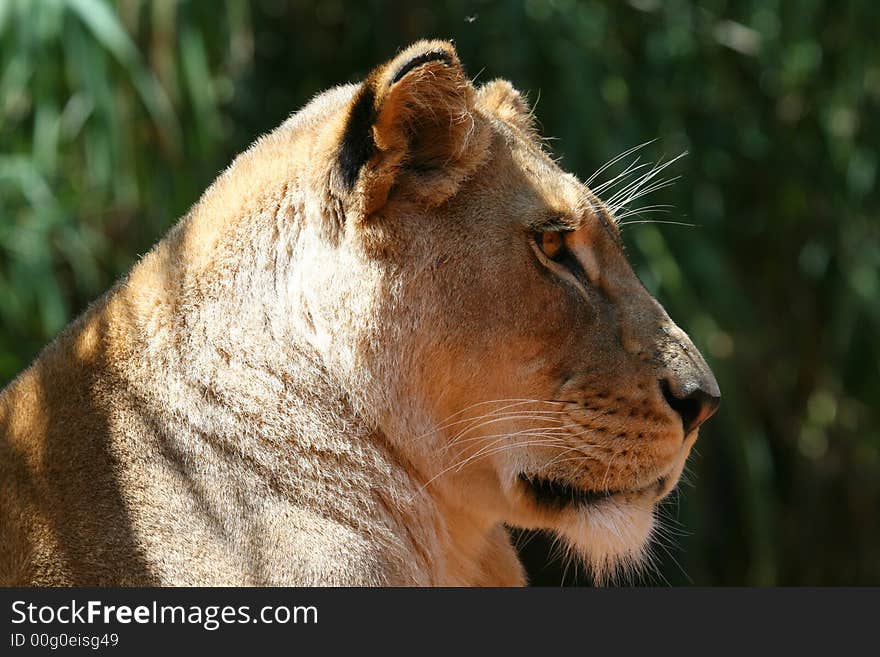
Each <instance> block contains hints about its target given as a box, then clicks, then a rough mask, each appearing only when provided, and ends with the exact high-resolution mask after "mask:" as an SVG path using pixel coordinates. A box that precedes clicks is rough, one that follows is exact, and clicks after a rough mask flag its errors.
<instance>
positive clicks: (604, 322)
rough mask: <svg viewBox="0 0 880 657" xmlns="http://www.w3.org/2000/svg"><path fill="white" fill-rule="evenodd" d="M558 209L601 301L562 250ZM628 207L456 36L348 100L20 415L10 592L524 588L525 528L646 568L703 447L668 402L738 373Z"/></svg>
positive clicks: (286, 148)
mask: <svg viewBox="0 0 880 657" xmlns="http://www.w3.org/2000/svg"><path fill="white" fill-rule="evenodd" d="M438 52H440V53H441V55H442V54H443V53H445V55H443V57H441V58H439V59H438V58H436V57H435V58H434V59H431V58H430V56H426V57H424V58H423V59H425V61H424V63H422V64H420V65H418V66H414V67H413V68H412V70H410V71H408V72H407V73H406V74H405V75H403V76H402V77H401V78H400V79H399V80H397V81H394V76H395V74H396V73H397V72H398V71H401V70H402V67H403V66H404V65H406V64H407V62H411V61H413V59H414V58H416V57H418V56H419V55H420V54H423V53H428V54H429V55H430V53H438ZM419 61H421V60H419ZM367 92H369V93H371V94H372V96H371V98H372V114H371V116H372V119H371V124H370V125H368V126H367V129H368V130H370V131H371V132H370V135H369V143H370V144H371V149H370V151H369V157H368V159H367V160H366V161H365V162H364V163H363V166H362V167H360V169H359V170H358V174H357V177H356V180H355V181H354V183H353V184H351V185H349V184H348V182H347V181H346V176H345V170H344V169H341V168H340V164H339V158H340V143H341V140H342V135H344V134H345V131H346V130H347V129H348V128H349V127H351V126H352V122H353V121H355V118H354V113H353V110H352V108H353V107H355V106H356V104H357V102H358V98H361V97H363V94H365V93H367ZM548 213H549V214H553V213H556V214H560V215H565V216H567V217H571V218H574V220H575V221H578V222H580V223H579V227H578V230H576V231H575V232H574V233H571V234H570V235H569V236H568V237H567V240H569V243H570V248H571V250H572V253H573V254H575V256H576V258H577V259H578V260H579V262H580V263H581V265H582V267H583V271H584V272H585V275H586V276H587V277H588V279H589V280H581V279H580V278H578V277H576V276H572V274H571V273H570V272H566V271H555V270H554V263H545V262H542V261H541V256H540V253H537V252H535V249H534V248H533V245H531V243H530V240H531V237H530V230H529V228H528V223H529V222H531V221H533V220H536V219H540V218H541V217H544V216H546V215H548ZM602 213H603V208H602V205H601V203H600V202H599V200H598V199H596V198H595V197H594V196H593V195H592V194H590V192H589V190H587V189H586V188H585V187H584V186H583V185H582V184H581V183H580V182H579V181H578V180H577V179H575V178H574V177H573V176H571V175H569V174H566V173H564V172H562V171H561V170H559V168H558V167H557V166H556V165H555V164H554V163H553V162H552V160H551V159H550V158H548V157H547V155H546V154H544V152H543V151H542V150H541V148H540V146H539V145H538V144H537V141H536V136H535V132H534V124H533V122H532V120H531V117H530V115H529V112H528V108H527V106H526V104H525V102H524V101H523V99H522V98H521V97H520V96H519V94H518V93H517V92H516V91H515V90H514V89H513V88H512V87H511V86H510V84H509V83H507V82H505V81H496V82H492V83H489V84H487V85H484V86H483V87H481V88H480V89H475V88H474V87H473V86H472V84H471V83H470V81H469V80H468V78H467V76H465V75H464V73H463V71H462V69H461V66H460V64H459V63H458V59H457V56H456V54H455V51H454V50H453V49H452V47H451V46H450V45H449V44H448V43H445V42H420V43H418V44H415V45H413V46H411V47H410V48H409V49H407V50H405V51H403V52H401V53H400V54H399V55H398V56H397V57H396V58H394V59H393V60H392V61H390V62H388V63H387V64H385V65H384V66H381V67H379V68H378V69H376V71H374V72H373V73H372V74H371V75H370V77H369V78H368V79H367V81H366V82H364V83H363V84H361V85H349V86H343V87H339V88H336V89H333V90H330V91H328V92H326V93H324V94H322V95H320V96H318V97H317V98H315V99H314V100H313V101H312V102H311V103H310V104H309V105H307V106H306V107H305V108H304V109H302V110H301V111H300V112H299V113H298V114H296V115H295V116H293V117H292V118H291V119H290V120H288V121H287V122H286V123H284V124H283V125H282V126H280V127H279V128H278V129H277V130H275V131H274V132H272V133H271V134H269V135H267V136H264V137H262V138H261V139H259V140H258V141H257V142H256V143H255V144H254V145H253V146H252V147H251V148H250V149H249V150H248V151H247V152H245V153H243V154H242V155H241V156H240V157H238V158H237V159H236V160H235V162H234V163H233V164H232V165H231V166H230V167H229V169H228V170H227V171H225V172H224V173H223V174H222V175H221V176H220V177H219V178H218V179H217V181H216V182H215V183H214V184H213V185H212V186H211V187H210V188H209V189H208V190H207V191H206V192H205V194H204V195H203V197H202V198H201V199H200V200H199V202H198V203H197V204H196V205H195V206H194V207H193V208H192V210H191V211H190V212H189V213H188V214H187V215H186V216H185V217H184V218H183V219H182V220H181V221H180V222H179V223H178V224H177V226H176V227H175V228H174V229H172V230H171V231H170V232H169V234H168V235H167V236H166V237H165V238H164V239H163V240H162V241H161V242H160V243H159V244H157V245H156V247H155V248H154V249H153V250H152V251H151V252H150V253H149V254H147V255H146V256H145V257H144V258H143V259H142V260H141V261H140V262H139V263H138V264H137V265H136V266H135V267H134V268H133V269H132V270H131V272H130V273H129V274H128V275H127V276H126V277H125V278H123V279H122V280H121V281H120V282H119V283H118V284H117V285H116V286H115V287H114V288H113V289H112V290H110V291H109V292H108V293H107V294H106V295H105V296H104V297H102V298H101V299H99V300H98V301H96V302H95V303H94V304H93V305H92V306H91V307H90V308H89V309H88V310H87V311H86V312H85V313H84V314H83V316H81V317H80V318H79V319H77V320H76V321H75V322H74V323H72V324H71V325H70V326H69V327H68V328H67V329H66V330H64V331H63V332H62V333H61V335H59V336H58V337H57V338H56V339H55V340H54V341H53V342H52V343H51V344H50V345H49V346H48V347H47V348H46V349H45V350H44V351H43V352H42V353H41V354H40V356H39V357H38V359H37V360H36V361H35V362H34V364H33V365H32V366H31V367H30V368H29V369H28V370H26V371H25V372H23V373H22V374H21V375H20V376H19V377H18V378H17V379H16V380H15V381H13V382H12V383H11V384H10V385H9V386H8V387H7V388H6V389H5V390H4V391H3V393H2V395H0V584H7V585H8V584H44V585H68V584H80V585H109V584H117V585H137V584H148V585H149V584H170V585H196V584H201V585H221V584H223V585H275V584H290V585H517V584H522V583H524V581H525V580H524V573H523V569H522V566H521V565H520V563H519V560H518V559H517V556H516V554H515V551H514V550H513V548H512V546H511V544H510V540H509V538H508V535H507V531H506V529H505V526H504V525H505V523H507V524H510V525H518V526H522V527H536V528H545V529H549V530H552V531H555V532H557V533H558V534H559V535H560V536H562V537H564V538H565V540H567V541H568V542H569V543H570V544H571V545H573V546H574V547H575V548H576V549H577V550H578V551H579V552H580V553H581V554H582V556H583V557H584V558H585V559H586V560H587V563H588V564H590V565H591V567H592V568H593V570H594V572H595V573H596V574H597V575H599V576H601V575H602V574H603V573H607V572H609V571H610V569H612V568H613V567H614V565H615V564H617V563H619V562H621V560H624V561H625V560H627V559H638V558H639V556H640V554H641V551H642V550H643V548H644V544H645V542H646V540H647V539H648V536H649V534H650V532H651V528H652V522H653V521H652V517H653V516H652V513H653V507H654V504H655V503H656V501H657V500H659V499H660V498H661V497H662V496H663V495H665V494H666V493H668V491H669V490H670V489H671V488H672V487H673V486H674V484H675V482H676V481H677V479H678V476H679V474H680V472H681V467H682V466H683V463H684V460H685V458H686V457H687V454H688V451H689V450H690V447H691V445H692V444H693V440H694V439H695V435H691V436H688V437H684V436H682V431H681V423H680V421H679V419H678V418H677V417H676V416H675V414H674V413H673V412H672V411H671V409H669V407H668V406H666V405H665V404H664V402H663V399H662V397H661V395H660V393H659V391H658V389H657V386H656V381H657V379H658V378H661V377H666V378H671V379H676V378H677V379H686V378H687V377H693V376H705V372H707V371H708V370H707V368H706V366H705V363H704V362H703V361H702V358H701V357H700V356H699V354H698V352H697V351H696V349H694V347H693V345H692V344H691V343H690V341H689V340H688V338H687V336H685V335H684V333H682V332H681V331H680V330H679V329H678V328H677V327H676V326H675V325H674V324H673V323H672V322H671V320H669V318H668V317H667V316H666V314H665V312H663V310H662V308H661V307H660V306H659V304H657V302H656V301H654V300H653V299H652V298H651V297H650V296H649V295H648V294H647V292H645V290H644V289H643V288H642V287H641V285H640V284H639V283H638V281H637V279H636V278H635V276H634V274H633V273H632V271H631V269H630V267H629V265H628V264H627V263H626V259H625V258H624V256H623V254H622V252H621V249H620V247H619V245H618V243H617V237H616V228H615V227H614V226H613V225H611V224H609V223H608V222H607V218H603V217H602ZM573 457H576V458H573ZM520 473H530V474H535V473H544V474H546V475H548V476H554V477H559V478H562V479H564V480H567V481H571V482H573V483H577V484H579V485H582V486H583V487H584V488H587V489H596V488H607V489H611V490H619V489H624V490H627V491H630V490H631V491H633V492H632V493H631V494H630V493H626V494H623V495H619V496H616V497H615V498H613V499H609V501H608V502H606V503H600V504H598V505H597V506H596V508H595V509H593V510H591V511H589V512H587V511H585V510H577V509H561V510H553V509H546V508H542V507H540V505H538V504H536V502H535V500H533V499H530V498H529V496H528V491H527V490H525V489H524V488H523V486H522V482H521V481H520V480H519V479H518V475H519V474H520ZM656 481H660V482H661V483H660V484H658V486H657V487H656V490H655V489H651V490H648V491H647V492H645V491H643V490H641V489H644V488H645V486H647V485H649V484H651V482H656Z"/></svg>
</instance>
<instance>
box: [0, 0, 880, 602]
mask: <svg viewBox="0 0 880 657" xmlns="http://www.w3.org/2000/svg"><path fill="white" fill-rule="evenodd" d="M878 25H880V4H878V3H874V2H871V1H869V0H865V1H863V2H858V1H855V0H850V1H846V2H830V1H828V2H819V1H816V0H802V1H798V2H793V1H791V2H785V1H782V0H729V1H724V0H714V1H709V2H700V3H691V2H684V1H675V0H672V1H668V2H660V1H659V0H630V2H626V3H625V2H612V1H608V2H600V1H591V2H586V1H583V2H578V1H576V0H556V1H553V2H547V1H540V0H528V1H523V0H511V1H510V2H473V1H472V2H465V1H463V0H462V1H453V2H446V3H437V2H427V1H425V2H406V3H394V2H379V1H372V2H356V3H355V2H350V3H343V2H341V1H337V0H322V1H321V2H304V1H290V2H282V1H281V0H260V1H254V2H244V1H240V0H223V1H220V0H218V1H217V2H186V1H183V0H180V1H174V0H166V1H162V2H155V3H150V2H145V1H143V0H119V1H118V2H116V3H107V2H103V0H40V1H32V0H0V385H3V384H5V383H6V382H8V381H9V380H10V379H11V378H12V377H13V376H15V374H16V373H17V372H19V371H20V370H21V369H22V368H24V367H25V366H26V365H27V364H28V363H29V362H30V361H31V360H32V359H33V358H34V356H35V355H36V354H37V353H38V351H39V349H40V348H41V347H42V346H43V345H44V344H45V343H46V342H47V341H49V340H50V339H51V338H52V337H53V336H54V335H55V334H56V332H57V331H58V330H59V329H60V328H61V327H62V326H64V325H65V324H66V323H67V322H68V321H69V320H70V319H72V318H73V317H74V316H75V315H76V314H78V313H79V312H81V311H82V310H83V309H84V308H85V306H86V305H87V304H88V303H89V302H90V301H91V300H93V299H94V298H96V297H97V296H98V295H100V294H101V293H102V292H103V291H104V290H105V289H106V288H108V287H109V286H110V284H111V283H112V281H114V280H115V279H116V278H117V277H118V276H119V275H120V274H122V273H123V272H125V271H126V270H127V269H128V268H129V267H130V266H131V265H132V264H133V263H134V261H135V260H136V258H137V257H138V256H139V254H142V253H144V252H145V251H146V250H148V249H149V248H150V246H151V245H152V244H153V243H155V242H156V241H157V240H158V239H159V238H160V237H161V236H162V235H163V233H164V232H165V231H166V230H167V229H168V228H169V227H170V226H171V225H172V224H173V223H174V222H175V221H176V219H177V218H178V217H179V216H181V215H182V214H183V213H185V212H186V211H187V209H188V208H189V206H190V205H192V204H193V203H194V202H195V201H196V200H197V199H198V197H199V195H200V194H201V192H202V191H203V190H204V188H205V187H206V186H207V185H208V184H209V183H210V182H211V181H212V180H213V179H214V177H216V175H217V174H218V173H219V172H220V171H221V170H222V169H223V168H224V167H225V166H226V165H227V164H228V163H229V161H230V160H231V159H232V157H234V155H235V154H236V153H238V152H240V151H241V150H243V149H244V148H246V147H247V145H248V144H249V143H250V142H251V141H253V139H254V138H255V137H256V136H258V135H259V134H261V133H263V132H266V131H268V130H270V129H272V128H273V127H275V126H276V125H278V124H279V123H281V122H282V121H283V120H284V119H285V118H286V117H287V116H288V115H289V114H290V113H291V112H293V111H295V110H296V109H298V108H299V107H300V106H302V105H303V104H304V103H305V102H306V101H307V100H308V99H309V98H311V97H312V96H313V95H315V94H316V93H318V92H320V91H322V90H324V89H326V88H327V87H329V86H332V85H334V84H338V83H341V82H347V81H353V80H357V79H361V78H363V77H364V75H365V74H366V73H367V72H368V71H369V69H370V67H372V66H373V65H375V64H378V63H380V62H381V61H383V60H385V59H387V58H388V57H390V56H392V55H393V54H394V53H395V51H396V50H397V49H399V48H401V47H403V46H405V45H407V44H408V43H410V42H411V41H414V40H416V39H418V38H422V37H441V38H452V39H454V40H455V43H456V46H457V48H458V51H459V54H460V56H461V59H462V61H463V62H464V64H465V66H466V67H468V70H469V73H470V75H471V76H473V77H476V81H477V83H479V82H484V81H488V80H490V79H492V78H494V77H499V76H500V77H506V78H508V79H510V80H511V81H512V82H513V83H514V85H515V86H517V87H518V88H519V89H521V90H523V91H526V92H528V94H529V97H530V100H531V101H532V103H533V104H535V105H536V114H537V117H538V119H539V120H540V122H541V124H542V127H543V132H544V134H545V135H547V136H552V137H554V138H555V139H554V140H553V141H551V142H549V144H550V148H551V149H552V150H553V152H554V154H555V155H556V156H560V157H561V164H562V166H563V167H564V168H567V169H569V170H571V171H573V172H575V173H576V174H578V175H579V176H580V177H581V178H582V179H586V178H588V177H589V176H590V175H591V174H592V173H593V172H594V171H595V170H596V169H597V168H599V167H600V166H601V165H602V164H603V163H604V162H606V161H608V160H609V159H610V158H612V157H614V156H615V155H617V154H618V153H620V152H622V151H623V150H625V149H626V148H628V147H630V146H634V145H636V144H640V143H642V142H645V141H647V140H649V139H654V138H657V141H655V142H653V143H651V144H649V145H647V146H645V147H644V149H642V151H640V153H641V154H642V157H643V160H642V161H643V162H644V161H652V160H659V159H661V158H667V159H668V158H670V157H674V156H675V155H678V154H679V153H681V152H682V151H685V150H686V151H688V152H689V156H687V157H685V158H682V159H680V160H678V161H677V162H675V163H674V164H673V165H672V166H671V167H669V169H667V170H666V171H665V172H664V173H668V174H669V176H670V177H675V176H680V177H681V178H680V179H679V180H678V181H677V182H676V183H675V184H674V185H672V186H670V187H666V188H663V189H659V190H657V191H656V192H654V193H652V194H651V195H649V196H647V197H645V198H644V199H640V204H641V205H645V206H648V205H652V206H653V205H671V206H672V207H671V208H654V210H658V212H651V211H650V209H649V210H648V211H646V212H644V213H641V214H638V215H632V216H630V217H627V218H626V219H625V221H631V222H633V223H630V224H629V225H626V226H624V229H623V234H624V239H625V242H626V244H627V248H628V251H629V254H630V258H631V259H632V261H633V263H634V265H635V268H636V271H637V273H638V274H639V276H640V277H641V279H642V280H643V281H644V283H645V285H646V286H647V287H648V289H649V290H650V291H651V292H652V293H653V294H655V295H656V296H657V297H658V298H659V299H660V301H661V302H662V303H663V304H664V305H665V306H666V308H667V310H668V311H669V313H670V315H671V316H672V317H673V318H674V319H675V320H676V321H677V322H678V323H679V324H680V325H681V326H682V327H683V328H684V329H685V330H687V331H688V332H689V333H690V335H691V336H692V337H693V339H694V341H695V343H696V344H697V345H698V346H699V347H700V348H701V349H702V350H703V352H704V354H705V355H706V358H707V360H708V361H709V363H710V364H711V365H712V367H713V369H714V370H715V373H716V376H717V378H718V380H719V383H720V385H721V389H722V392H723V398H724V399H723V403H722V405H721V409H720V410H719V412H718V414H717V415H716V416H715V417H714V418H713V419H712V420H711V421H710V422H709V423H708V424H707V425H706V426H705V427H704V428H703V430H702V431H701V437H700V440H699V441H698V443H697V453H695V454H694V455H693V456H692V457H691V460H690V465H689V474H688V476H687V479H688V481H689V482H690V483H684V484H683V485H682V486H681V487H680V491H679V493H678V494H677V495H673V496H672V499H671V500H670V501H669V502H668V503H667V504H665V506H664V510H663V514H664V518H665V521H664V524H665V526H666V528H667V531H665V532H664V536H663V537H662V538H661V540H660V541H658V543H657V544H656V545H655V548H654V553H655V555H656V559H657V564H658V567H657V569H655V570H654V571H653V572H652V573H650V574H648V575H646V576H645V577H644V578H643V580H642V581H643V582H645V583H657V584H665V583H671V584H688V583H695V584H700V585H713V584H757V585H771V584H786V585H791V584H817V585H821V584H874V585H877V584H880V522H878V520H880V409H878V404H877V400H878V398H880V376H878V374H880V339H878V335H880V196H878V193H877V190H876V179H877V165H878V155H880V153H878V147H877V145H878V144H880V39H878V33H877V26H878ZM627 161H630V160H627ZM621 170H622V169H621V168H617V169H615V170H613V171H608V172H606V173H604V174H603V175H602V176H601V177H600V178H599V179H598V180H599V181H602V180H608V179H610V178H612V177H613V176H614V175H615V173H619V172H620V171H621ZM597 182H598V181H597ZM659 222H678V223H659ZM679 223H684V224H692V225H679ZM519 538H520V540H521V543H523V544H524V548H523V554H524V556H525V558H526V561H527V563H528V566H529V569H530V571H531V573H532V576H533V581H534V582H535V583H538V584H553V585H559V584H560V583H562V582H563V581H564V582H565V583H566V584H574V583H582V582H583V578H582V577H581V574H580V573H578V572H576V570H575V569H573V568H568V569H567V571H566V569H565V568H564V564H561V563H560V562H559V561H558V560H557V561H553V560H550V561H549V563H548V559H550V557H549V556H548V555H549V554H550V552H551V550H550V544H549V541H548V540H546V539H545V538H543V537H541V536H538V537H534V536H532V535H527V536H520V537H519Z"/></svg>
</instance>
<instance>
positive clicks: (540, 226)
mask: <svg viewBox="0 0 880 657" xmlns="http://www.w3.org/2000/svg"><path fill="white" fill-rule="evenodd" d="M582 225H583V221H581V220H579V219H578V218H577V217H575V216H573V215H571V214H570V213H568V212H561V211H558V210H548V211H547V212H544V213H542V214H541V215H540V216H538V217H535V218H534V219H533V220H532V221H530V222H529V224H528V226H529V229H530V230H533V231H535V232H551V231H561V232H569V231H575V230H577V229H578V228H580V227H581V226H582Z"/></svg>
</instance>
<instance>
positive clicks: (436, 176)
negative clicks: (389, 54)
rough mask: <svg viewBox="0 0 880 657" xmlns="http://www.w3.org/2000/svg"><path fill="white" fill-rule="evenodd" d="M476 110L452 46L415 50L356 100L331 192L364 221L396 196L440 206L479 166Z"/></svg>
mask: <svg viewBox="0 0 880 657" xmlns="http://www.w3.org/2000/svg"><path fill="white" fill-rule="evenodd" d="M474 102H475V91H474V87H473V85H472V84H471V82H470V80H469V79H468V78H467V76H466V75H465V73H464V70H463V69H462V66H461V63H460V62H459V60H458V55H457V54H456V52H455V49H454V48H453V47H452V44H450V43H448V42H446V41H420V42H418V43H416V44H413V45H412V46H410V47H409V48H407V49H406V50H404V51H403V52H401V53H400V54H399V55H397V57H395V58H394V59H392V60H391V61H389V62H387V63H386V64H384V65H382V66H380V67H378V68H377V69H375V70H374V71H373V72H372V73H371V74H370V76H369V77H368V78H367V80H366V81H365V82H364V83H363V84H362V85H361V87H360V88H359V89H358V91H357V92H356V93H355V95H354V97H353V98H352V100H351V102H350V104H349V106H348V109H347V115H346V118H345V125H344V128H343V131H342V136H341V138H340V140H339V148H338V155H337V160H336V171H335V175H334V176H333V180H332V184H333V186H334V188H335V189H334V191H336V192H337V193H339V194H340V195H344V197H346V198H347V199H350V200H356V201H357V202H358V205H360V208H358V209H359V211H360V212H362V213H363V216H364V217H366V216H368V215H370V214H371V213H373V212H376V211H377V210H379V209H380V208H382V207H383V206H384V205H385V204H386V203H387V201H388V198H389V195H390V194H391V193H392V189H394V190H395V193H398V192H399V193H401V194H408V195H410V196H413V197H417V198H418V200H420V201H422V202H425V203H427V204H428V205H437V204H439V203H441V202H443V200H445V199H446V198H448V197H449V196H450V195H452V194H453V193H455V191H456V189H457V188H458V185H459V184H460V183H461V181H462V180H463V179H464V177H465V176H466V175H467V174H468V173H470V171H472V170H473V168H474V166H475V161H476V160H477V159H479V152H478V151H480V148H476V146H477V144H478V142H480V136H481V134H482V131H481V130H479V129H478V126H477V125H476V123H477V117H476V115H475V113H474ZM483 142H485V139H483ZM483 150H485V144H483Z"/></svg>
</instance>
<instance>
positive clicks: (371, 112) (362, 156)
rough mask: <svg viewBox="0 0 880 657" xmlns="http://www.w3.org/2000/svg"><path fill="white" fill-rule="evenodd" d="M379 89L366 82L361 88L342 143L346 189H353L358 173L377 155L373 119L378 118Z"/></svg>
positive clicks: (351, 111) (342, 173) (343, 176)
mask: <svg viewBox="0 0 880 657" xmlns="http://www.w3.org/2000/svg"><path fill="white" fill-rule="evenodd" d="M375 105H376V93H375V92H374V91H373V87H372V86H371V85H368V84H367V83H364V84H363V86H362V87H361V88H360V90H359V91H358V92H357V95H356V96H355V99H354V101H353V102H352V104H351V109H349V111H348V121H347V122H346V124H345V131H344V132H343V133H342V139H341V140H340V143H339V174H340V177H341V178H342V182H343V184H344V185H345V190H346V191H351V190H352V188H353V187H354V184H355V182H356V181H357V178H358V174H359V173H360V171H361V168H362V167H363V166H364V164H366V163H367V160H369V159H370V157H372V155H373V150H374V149H375V147H376V143H375V142H374V141H373V123H375V122H376V109H375Z"/></svg>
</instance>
